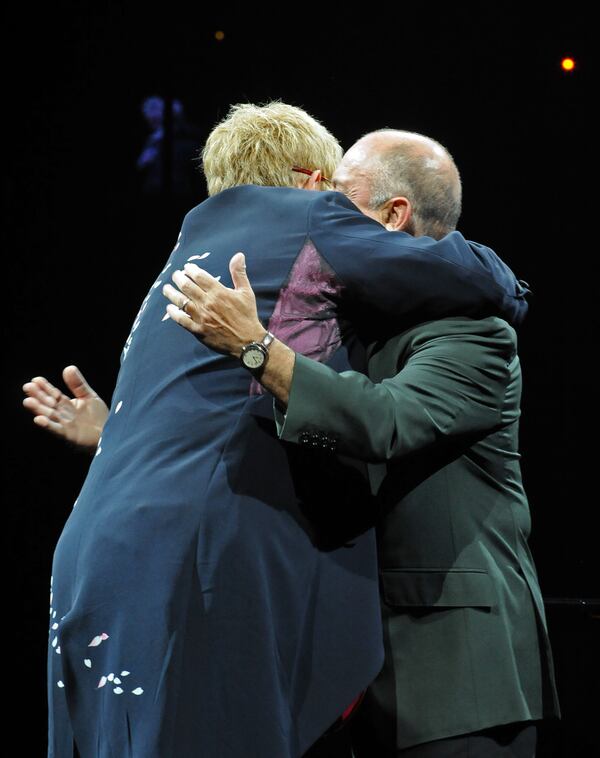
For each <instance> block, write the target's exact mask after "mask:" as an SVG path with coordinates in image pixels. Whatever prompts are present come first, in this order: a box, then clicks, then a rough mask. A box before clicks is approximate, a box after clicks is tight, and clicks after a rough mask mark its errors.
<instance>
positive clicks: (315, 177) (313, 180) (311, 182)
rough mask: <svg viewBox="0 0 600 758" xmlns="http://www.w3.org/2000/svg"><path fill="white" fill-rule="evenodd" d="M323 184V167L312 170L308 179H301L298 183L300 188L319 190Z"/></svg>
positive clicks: (297, 185)
mask: <svg viewBox="0 0 600 758" xmlns="http://www.w3.org/2000/svg"><path fill="white" fill-rule="evenodd" d="M320 184H321V169H320V168H318V169H316V170H315V171H313V172H312V174H311V175H310V176H307V177H306V179H300V181H298V183H297V184H296V187H297V188H298V189H306V190H318V189H320V186H319V185H320Z"/></svg>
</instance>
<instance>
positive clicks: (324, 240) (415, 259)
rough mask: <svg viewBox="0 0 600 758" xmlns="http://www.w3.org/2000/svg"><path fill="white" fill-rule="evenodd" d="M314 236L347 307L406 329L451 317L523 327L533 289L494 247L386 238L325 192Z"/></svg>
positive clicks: (454, 239) (451, 237)
mask: <svg viewBox="0 0 600 758" xmlns="http://www.w3.org/2000/svg"><path fill="white" fill-rule="evenodd" d="M308 233H309V236H310V238H311V240H312V242H313V243H314V245H315V247H316V249H317V250H318V252H319V254H320V255H321V256H322V257H323V258H324V259H325V260H326V261H327V263H328V264H329V265H330V266H331V268H332V269H333V271H334V272H335V274H336V276H337V278H338V279H339V281H340V282H341V284H342V286H343V290H342V294H343V298H344V303H345V304H346V305H348V306H349V308H350V311H349V314H348V315H349V316H350V319H351V320H354V319H353V315H354V313H353V310H352V309H353V308H354V309H356V308H359V309H361V310H365V309H366V310H367V312H369V313H372V314H374V315H376V316H384V317H385V318H386V323H388V325H389V326H390V328H392V329H393V328H395V327H397V326H400V327H401V328H402V329H405V328H408V327H409V326H414V325H416V324H419V323H423V322H424V321H428V320H432V319H438V318H445V317H447V316H471V317H473V318H484V317H486V316H499V317H500V318H503V319H505V320H506V321H508V322H509V323H511V324H514V325H517V324H519V323H521V322H522V321H523V319H524V317H525V315H526V313H527V308H528V304H527V301H526V300H525V295H526V294H527V292H529V289H528V288H527V287H526V286H525V283H523V282H521V281H520V280H517V279H516V277H515V275H514V273H513V272H512V271H511V269H510V268H509V267H508V266H507V265H506V264H505V263H504V262H503V261H502V260H501V259H500V258H499V257H498V256H497V255H496V253H494V251H493V250H491V249H490V248H488V247H485V246H484V245H479V244H477V243H475V242H469V241H467V240H466V239H465V238H464V237H463V236H462V234H460V232H456V231H455V232H451V233H450V234H448V235H446V236H445V237H443V238H442V239H440V240H436V239H433V238H432V237H413V236H411V235H410V234H406V233H404V232H388V231H386V230H385V229H384V228H383V227H382V226H381V224H378V223H377V222H376V221H374V220H373V219H371V218H369V217H367V216H365V215H364V214H362V213H360V211H358V209H357V208H356V206H354V205H353V203H351V202H350V201H349V200H348V199H347V198H346V197H344V196H343V195H342V194H341V193H339V192H321V193H317V196H316V198H315V200H314V202H313V204H312V206H311V209H310V213H309V223H308Z"/></svg>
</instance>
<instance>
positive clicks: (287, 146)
mask: <svg viewBox="0 0 600 758" xmlns="http://www.w3.org/2000/svg"><path fill="white" fill-rule="evenodd" d="M203 157H204V168H205V173H206V175H207V180H208V183H209V188H210V191H211V196H210V197H209V199H208V200H206V201H205V202H204V203H201V204H200V205H198V206H197V207H195V208H193V209H192V210H191V211H190V212H189V213H188V214H187V215H186V217H185V219H184V222H183V225H182V229H181V232H180V235H179V238H178V240H177V243H176V245H175V247H174V249H173V250H172V252H171V254H170V256H169V258H168V259H167V261H165V265H164V267H163V268H162V270H161V271H160V272H158V274H157V276H156V278H155V280H154V282H153V283H152V285H151V286H150V289H149V292H148V295H147V296H146V298H145V299H144V301H143V302H142V304H141V307H140V310H139V313H138V315H137V316H136V319H135V321H134V324H133V326H132V329H131V333H130V335H129V337H128V338H127V340H126V343H125V345H124V348H123V352H122V357H121V370H120V372H119V376H118V379H117V384H116V387H115V390H114V393H113V397H112V402H111V407H110V410H107V409H106V408H103V407H102V404H101V403H98V398H97V397H96V396H95V395H94V394H93V391H91V390H90V389H89V387H88V386H87V385H86V384H85V383H84V381H83V379H82V377H81V376H80V374H79V373H78V372H77V371H76V370H75V369H74V368H73V367H70V368H69V369H68V370H66V375H65V379H67V381H68V382H70V381H72V382H73V391H74V394H76V398H75V399H74V401H73V402H72V401H70V400H69V399H68V398H67V397H66V396H65V395H63V394H62V393H60V391H59V390H57V389H56V388H54V387H52V385H50V384H49V383H47V382H46V381H45V380H44V379H42V378H41V377H37V378H36V379H35V380H33V381H32V382H31V383H29V384H27V385H25V391H26V393H27V394H28V398H26V400H25V401H24V402H25V404H26V405H27V406H28V407H29V408H30V410H32V411H33V412H34V414H35V420H36V422H37V423H38V424H39V425H40V426H45V427H47V428H49V429H51V430H52V431H54V432H56V433H58V434H62V435H64V436H66V437H68V438H70V439H74V440H78V441H80V442H83V443H84V444H86V445H94V444H95V445H96V446H95V455H94V458H93V461H92V465H91V467H90V470H89V473H88V476H87V478H86V481H85V483H84V485H83V488H82V490H81V492H80V494H79V497H78V498H77V501H76V504H75V506H74V507H73V511H72V513H71V515H70V517H69V519H68V520H67V523H66V524H65V528H64V530H63V533H62V534H61V537H60V539H59V542H58V544H57V546H56V550H55V553H54V558H53V566H52V577H51V584H52V600H51V603H52V608H51V630H50V642H49V653H48V673H49V678H48V694H49V711H50V728H49V743H50V746H49V755H51V756H54V758H59V757H60V758H66V756H69V758H70V756H71V755H72V754H73V749H74V747H73V745H74V743H75V744H76V746H77V748H78V749H79V752H80V753H81V755H82V756H84V757H85V758H88V756H90V757H91V756H99V755H103V754H106V753H108V752H111V751H112V753H113V754H115V755H128V754H131V755H143V756H145V758H164V756H170V755H172V756H178V758H192V756H194V757H195V756H197V755H200V754H201V755H202V756H204V757H205V758H213V757H214V758H216V757H217V756H218V757H219V758H234V757H235V758H238V757H239V756H245V758H266V757H267V756H269V757H271V756H273V757H275V756H277V758H297V757H298V756H300V755H302V754H303V753H304V752H305V751H306V750H307V749H308V748H309V747H310V745H311V744H313V743H314V742H315V740H317V738H318V737H319V736H320V735H321V734H322V733H323V732H324V731H325V730H326V729H327V728H328V727H329V726H330V725H331V724H332V723H333V722H334V721H335V720H336V718H337V717H338V716H339V715H340V714H341V713H342V712H343V711H344V709H345V708H346V707H347V706H348V705H350V704H351V702H352V701H353V700H354V699H355V698H356V696H357V695H358V694H359V693H361V692H362V691H363V690H364V689H365V688H366V687H367V685H368V684H369V683H370V682H371V681H372V680H373V679H374V677H375V676H376V675H377V672H378V671H379V670H380V668H381V665H382V663H383V648H382V630H381V622H380V614H379V594H378V578H377V566H376V552H375V541H374V533H373V530H372V529H369V528H367V527H368V524H364V523H363V524H361V525H354V526H353V528H352V529H350V531H348V530H346V532H345V533H344V534H343V535H340V534H339V533H338V532H337V531H336V530H335V529H333V530H332V529H331V526H332V525H331V524H330V523H323V522H320V521H319V519H318V518H317V519H314V518H312V515H313V514H312V513H309V510H310V509H311V508H312V507H313V506H314V503H313V501H312V500H311V497H310V495H309V496H308V497H307V496H306V494H305V491H304V489H303V487H304V484H305V483H306V482H307V481H309V480H310V479H311V477H312V478H313V479H314V477H315V474H316V470H315V468H314V466H313V464H312V462H311V461H309V460H307V459H304V458H303V457H302V456H298V455H297V451H296V450H295V449H294V448H293V446H290V447H286V446H284V445H282V443H281V442H280V441H279V439H278V437H277V431H276V427H275V424H274V421H273V418H272V404H271V400H270V397H269V396H268V395H266V394H263V393H262V390H261V388H260V385H259V383H258V382H257V379H258V378H259V377H260V373H261V369H262V367H263V366H264V363H265V359H266V357H267V356H268V352H269V347H270V344H271V340H272V337H271V335H270V334H269V335H266V336H265V338H264V339H262V340H260V341H256V342H252V343H251V344H249V345H246V346H245V347H244V350H243V351H242V356H241V359H240V360H238V359H232V358H230V357H228V356H226V355H222V354H216V353H214V352H212V351H210V350H209V349H208V348H206V347H205V346H204V345H203V344H202V343H201V342H199V341H198V340H197V339H196V338H195V337H194V336H193V335H191V334H189V333H188V332H186V331H184V330H183V329H180V328H179V326H178V325H177V324H176V323H175V320H174V319H173V318H172V317H171V313H172V311H171V313H169V312H165V306H164V298H163V297H162V294H161V291H162V287H164V285H165V284H166V283H167V281H168V280H169V279H170V278H171V276H172V275H173V272H177V273H175V275H174V279H175V281H176V282H177V283H181V282H182V279H181V277H184V276H185V274H184V273H183V272H185V271H186V270H189V269H186V267H189V266H190V265H193V264H194V263H195V262H199V261H201V262H202V265H203V266H204V267H205V269H206V270H208V271H209V272H210V274H211V275H212V276H213V277H214V278H216V279H222V280H223V282H224V283H227V284H230V283H231V279H230V278H229V275H228V270H227V264H228V261H229V259H230V257H231V254H232V253H233V252H235V251H236V250H238V249H240V248H242V247H243V249H244V250H245V252H246V258H247V261H248V268H249V270H250V271H251V274H252V277H253V282H254V286H255V290H256V295H257V305H258V313H259V316H260V318H261V320H263V321H264V322H265V323H266V322H268V323H269V324H270V325H271V329H272V331H273V332H274V333H276V334H277V335H278V336H279V337H283V338H284V339H285V340H286V342H288V344H290V345H292V346H293V347H295V349H297V350H298V351H300V352H302V353H304V354H305V355H308V356H310V357H313V358H315V359H317V360H320V361H330V363H331V365H334V366H336V367H337V368H343V367H347V366H348V365H353V366H355V367H356V366H358V365H360V364H361V361H362V358H361V349H362V346H363V345H364V344H365V343H366V340H367V339H368V335H369V334H370V333H372V331H373V330H374V329H378V330H379V329H380V326H379V324H380V322H381V318H382V317H385V319H386V322H387V323H388V324H389V325H390V327H391V328H399V327H400V325H407V326H408V325H411V324H414V323H418V321H419V320H422V319H423V317H424V316H425V317H426V316H430V317H434V316H444V315H449V314H452V313H454V312H457V313H464V312H468V313H472V314H480V313H485V312H489V311H492V312H495V313H498V314H499V315H503V316H505V317H506V318H510V319H511V320H513V321H515V322H517V321H519V320H520V318H522V316H523V315H524V312H525V309H526V304H525V302H524V299H523V294H524V293H523V289H522V288H521V287H520V286H519V284H518V283H517V282H516V280H515V279H514V276H513V275H512V273H511V272H510V270H508V269H507V268H506V267H505V266H504V265H503V264H502V263H501V262H500V261H499V259H497V257H496V256H495V255H494V253H493V252H492V251H490V250H489V249H487V248H483V247H481V246H475V245H472V244H470V243H468V242H467V241H466V240H464V238H462V236H461V235H459V234H458V233H455V234H454V235H450V238H449V239H447V240H446V241H444V240H441V241H436V240H433V239H431V238H421V239H420V241H419V242H417V244H412V243H411V244H406V241H405V240H404V238H403V237H402V236H401V235H398V234H389V233H387V232H386V231H385V230H384V229H383V228H382V226H381V225H380V224H378V223H377V222H375V221H373V220H372V219H370V218H368V217H367V216H366V215H364V214H362V213H360V211H359V210H358V209H357V208H356V207H355V205H353V203H352V202H350V201H349V200H347V199H346V198H345V197H344V196H343V195H341V194H339V193H336V192H302V191H299V190H298V189H296V187H295V185H296V183H297V182H298V176H299V174H298V169H299V170H300V173H302V172H306V171H307V170H308V172H309V173H311V171H310V170H311V169H313V168H314V167H315V166H317V165H319V164H321V166H322V167H324V170H326V171H332V170H333V169H334V167H335V163H336V161H337V159H338V157H339V146H338V145H337V142H336V141H335V139H334V138H333V137H332V136H331V135H330V134H329V133H328V132H327V131H326V130H325V129H324V128H323V127H322V125H320V124H319V123H318V122H317V121H316V120H315V119H313V118H312V117H310V116H309V115H308V114H306V113H305V112H303V111H302V110H301V109H298V108H294V107H293V106H289V105H285V104H283V103H273V104H269V105H266V106H261V107H258V108H257V107H256V106H251V105H243V106H238V107H235V108H233V109H232V111H231V113H230V114H229V115H228V117H227V118H226V119H225V120H224V122H223V123H221V124H219V125H217V127H216V128H215V130H214V131H213V133H212V134H211V136H210V137H209V140H208V142H207V145H206V147H205V150H204V153H203ZM269 167H271V168H269ZM326 176H331V174H327V175H326ZM311 179H312V181H320V180H321V179H323V182H325V178H324V177H322V176H321V175H320V174H319V173H318V172H312V175H311ZM406 237H407V239H408V238H409V235H406ZM410 239H412V238H410ZM274 251H276V252H274ZM177 304H178V305H179V306H180V307H181V309H182V310H184V311H185V310H186V308H187V307H188V305H190V304H189V302H188V300H187V299H186V298H183V299H181V300H178V303H177ZM353 321H354V323H355V324H357V325H358V326H359V327H360V330H359V331H358V332H357V331H353V327H352V323H353ZM75 384H76V385H77V386H75ZM90 419H91V420H90ZM330 443H331V441H330V440H327V439H325V438H324V437H320V438H319V444H330ZM307 465H308V467H307ZM313 491H314V490H313Z"/></svg>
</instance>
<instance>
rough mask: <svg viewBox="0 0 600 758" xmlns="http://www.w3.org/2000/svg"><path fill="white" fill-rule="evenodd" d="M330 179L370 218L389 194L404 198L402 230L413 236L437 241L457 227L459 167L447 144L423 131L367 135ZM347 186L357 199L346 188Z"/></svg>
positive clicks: (458, 214)
mask: <svg viewBox="0 0 600 758" xmlns="http://www.w3.org/2000/svg"><path fill="white" fill-rule="evenodd" d="M334 179H336V188H338V189H341V190H342V191H345V192H346V194H347V195H348V196H349V197H350V199H351V200H353V202H355V203H356V204H357V205H359V203H358V202H357V200H359V201H360V206H362V207H361V209H362V210H365V208H366V209H367V210H368V211H372V213H369V215H372V216H373V217H376V216H375V215H374V213H376V212H378V211H379V210H380V209H381V208H382V206H384V205H385V204H386V203H388V202H389V201H391V199H392V198H405V199H406V201H407V202H408V215H407V216H406V221H405V225H404V226H403V227H402V228H403V230H404V231H407V232H410V233H411V234H414V235H415V236H420V235H428V236H430V237H434V238H436V239H439V238H440V237H443V236H444V235H445V234H448V232H451V231H452V230H453V229H455V228H456V223H457V221H458V218H459V216H460V210H461V183H460V175H459V173H458V169H457V168H456V165H455V163H454V161H453V159H452V156H451V155H450V153H449V152H448V151H447V150H446V148H445V147H443V146H442V145H440V144H439V142H436V141H435V140H433V139H430V138H429V137H425V136H424V135H422V134H416V133H414V132H404V131H397V130H393V129H382V130H380V131H377V132H371V133H369V134H366V135H365V136H364V137H361V139H359V140H358V142H356V143H355V144H354V145H353V146H352V147H351V148H350V149H349V150H348V152H347V153H346V154H345V155H344V158H343V159H342V162H341V164H340V165H339V167H338V170H337V171H336V174H335V175H334ZM338 185H340V186H338ZM348 185H352V187H353V188H354V195H355V197H353V196H352V192H348V191H346V189H347V188H348ZM365 212H367V211H365ZM378 220H381V219H379V218H378Z"/></svg>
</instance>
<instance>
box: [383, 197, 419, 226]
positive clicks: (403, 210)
mask: <svg viewBox="0 0 600 758" xmlns="http://www.w3.org/2000/svg"><path fill="white" fill-rule="evenodd" d="M381 220H382V221H383V225H384V226H385V228H386V229H387V230H388V231H389V232H408V233H409V234H412V228H413V209H412V204H411V202H410V200H409V199H408V198H407V197H392V198H390V199H389V200H388V201H387V203H386V204H385V205H384V207H383V213H382V219H381Z"/></svg>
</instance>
